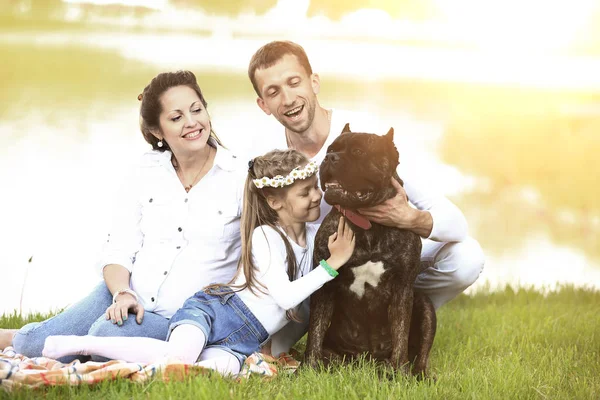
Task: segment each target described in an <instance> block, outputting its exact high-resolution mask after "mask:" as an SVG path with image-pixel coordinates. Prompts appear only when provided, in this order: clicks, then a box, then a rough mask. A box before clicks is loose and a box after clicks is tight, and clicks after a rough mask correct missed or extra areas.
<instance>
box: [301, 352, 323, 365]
mask: <svg viewBox="0 0 600 400" xmlns="http://www.w3.org/2000/svg"><path fill="white" fill-rule="evenodd" d="M322 358H323V357H321V355H320V354H317V353H315V352H311V353H307V354H305V355H304V362H303V363H302V366H304V367H305V368H317V367H318V366H319V361H321V360H322Z"/></svg>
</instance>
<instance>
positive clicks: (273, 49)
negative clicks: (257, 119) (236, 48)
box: [248, 40, 313, 98]
mask: <svg viewBox="0 0 600 400" xmlns="http://www.w3.org/2000/svg"><path fill="white" fill-rule="evenodd" d="M286 54H291V55H293V56H296V58H297V59H298V62H299V63H300V65H301V66H302V67H303V68H304V70H305V71H306V73H307V74H308V75H309V76H310V75H312V73H313V72H312V67H311V66H310V62H309V61H308V56H307V55H306V52H305V51H304V49H303V48H302V46H300V45H299V44H297V43H294V42H291V41H289V40H276V41H273V42H270V43H267V44H265V45H264V46H262V47H261V48H260V49H258V50H257V51H256V53H254V55H253V56H252V59H251V60H250V65H249V66H248V77H249V78H250V82H252V86H253V87H254V91H255V92H256V94H257V95H258V97H261V98H262V95H261V93H260V91H259V89H258V87H257V85H256V77H255V73H256V70H257V69H264V68H269V67H272V66H273V65H275V64H276V63H277V62H278V61H279V60H281V59H282V58H283V56H285V55H286Z"/></svg>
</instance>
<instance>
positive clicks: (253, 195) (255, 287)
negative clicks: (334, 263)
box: [235, 150, 309, 322]
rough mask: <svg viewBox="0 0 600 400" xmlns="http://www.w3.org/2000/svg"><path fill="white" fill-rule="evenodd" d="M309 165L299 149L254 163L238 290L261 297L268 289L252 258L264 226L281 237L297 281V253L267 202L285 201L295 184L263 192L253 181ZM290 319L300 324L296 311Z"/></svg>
mask: <svg viewBox="0 0 600 400" xmlns="http://www.w3.org/2000/svg"><path fill="white" fill-rule="evenodd" d="M308 162H309V160H308V158H306V156H304V155H303V154H301V153H299V152H298V151H296V150H273V151H270V152H268V153H267V154H265V155H264V156H260V157H256V158H255V159H254V160H252V161H250V163H249V168H248V176H247V177H246V184H245V189H244V205H243V209H242V219H241V233H242V256H241V258H240V261H239V263H238V274H242V273H243V274H244V277H245V278H246V283H245V284H244V285H242V286H237V287H235V289H236V290H237V289H239V290H242V289H245V288H248V289H249V290H250V291H251V292H252V293H254V294H257V291H258V292H261V293H265V289H266V288H265V286H264V285H263V284H262V283H260V282H259V281H258V280H257V278H256V276H255V273H256V266H255V265H254V260H253V259H252V234H253V233H254V229H256V228H257V227H259V226H261V225H266V226H270V227H271V228H273V229H274V230H275V232H277V233H278V234H279V236H281V239H282V240H283V243H284V244H285V252H286V262H287V265H288V270H287V274H288V277H289V278H290V280H291V281H293V280H295V279H296V277H297V274H298V264H297V263H296V257H295V255H294V250H293V249H292V245H291V243H290V241H289V240H288V238H287V237H286V235H285V234H284V233H283V232H282V231H281V229H279V228H278V226H277V223H278V220H279V217H278V215H277V212H276V211H275V210H273V209H272V208H271V207H270V206H269V203H268V202H267V197H269V196H276V197H279V198H284V197H285V196H286V195H287V192H288V190H289V188H290V187H291V186H292V185H290V186H284V187H281V188H272V187H263V188H261V189H259V188H257V187H256V185H254V182H253V181H252V180H253V179H257V178H262V177H265V176H266V177H269V178H273V177H275V176H277V175H282V176H286V175H288V174H289V173H290V172H292V170H293V169H294V168H296V167H303V166H305V165H306V164H308ZM286 316H287V317H288V319H291V320H293V321H296V322H299V319H298V316H297V315H296V313H295V312H294V311H292V310H288V311H287V312H286Z"/></svg>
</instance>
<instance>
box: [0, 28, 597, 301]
mask: <svg viewBox="0 0 600 400" xmlns="http://www.w3.org/2000/svg"><path fill="white" fill-rule="evenodd" d="M271 39H273V38H266V37H265V38H252V39H243V38H230V37H226V38H219V37H201V36H191V35H182V34H164V35H148V34H142V33H140V34H132V33H129V34H126V35H123V34H116V33H110V32H101V31H100V32H94V33H91V32H70V33H65V32H32V31H28V32H3V33H0V55H1V58H2V62H1V63H0V87H1V88H2V93H1V94H0V144H1V145H0V188H1V190H2V196H0V209H1V210H2V214H1V215H2V216H1V220H0V221H1V222H0V227H1V228H0V243H1V249H2V251H1V252H0V254H1V257H0V279H1V280H2V291H1V292H0V312H12V310H15V309H19V308H20V307H21V306H22V310H23V312H30V311H49V310H50V309H56V308H60V307H64V306H65V305H67V304H69V303H71V302H73V301H74V300H76V299H78V298H80V297H82V296H83V295H85V294H86V293H87V292H88V291H89V290H90V288H91V287H93V285H94V284H95V283H96V282H98V281H99V279H100V275H99V273H98V270H97V269H96V268H95V267H96V266H95V263H96V261H97V259H98V254H99V252H100V251H101V248H102V243H103V241H104V238H105V234H106V232H107V230H108V228H109V226H108V221H109V220H110V210H111V206H112V203H113V202H114V201H115V200H118V199H115V192H116V188H117V186H118V184H119V182H120V179H121V177H122V176H123V174H124V171H126V170H127V168H128V167H129V166H130V165H131V164H132V163H133V162H134V161H135V160H136V159H137V158H138V156H139V155H141V154H142V153H143V152H144V151H146V150H147V148H148V146H147V144H145V142H144V141H143V138H142V136H141V134H140V133H139V129H138V114H137V113H138V107H139V103H138V101H137V95H138V94H139V93H140V92H141V91H142V89H143V87H144V86H145V85H146V83H147V82H149V80H150V79H151V78H152V77H153V76H154V75H155V74H156V73H158V72H161V71H164V70H170V69H191V70H193V71H194V72H196V74H197V76H198V78H199V81H200V85H201V87H202V88H203V90H204V92H205V96H206V98H207V99H208V101H209V111H210V113H211V116H212V118H213V124H214V127H215V129H216V131H217V132H218V134H219V136H220V137H221V138H222V139H223V141H224V142H225V143H226V144H227V145H228V147H230V148H231V149H232V150H234V151H236V152H238V153H240V154H242V155H245V154H250V153H252V152H253V151H254V149H257V148H264V146H268V144H269V142H271V141H272V140H273V138H274V137H275V136H274V135H277V134H280V131H279V130H278V129H276V125H275V124H274V122H273V121H272V120H271V119H270V117H267V116H266V115H264V114H263V113H262V111H260V110H259V108H258V107H257V106H256V103H255V95H254V93H253V91H252V87H251V85H250V83H249V82H248V79H247V77H246V75H245V69H246V67H247V62H248V60H249V58H250V56H251V55H252V53H253V52H254V51H255V50H256V49H257V48H258V47H259V46H261V45H262V44H264V43H266V42H267V41H268V40H271ZM291 39H294V38H293V37H292V38H291ZM298 41H299V42H301V43H302V44H305V47H306V49H307V51H308V53H309V57H311V59H312V60H314V61H313V67H314V69H315V71H317V72H320V73H321V78H322V83H323V86H322V94H321V95H320V101H321V104H323V105H324V106H325V107H336V108H348V109H357V110H361V111H365V112H369V113H371V114H373V115H375V116H376V117H378V118H381V119H383V120H386V121H390V124H393V126H394V128H395V131H396V134H397V135H400V136H401V142H402V143H403V146H404V147H405V148H406V149H410V151H408V150H404V149H400V153H401V157H404V159H405V160H406V159H408V160H419V162H420V164H421V165H422V166H423V169H422V179H424V180H426V181H427V182H429V183H430V184H432V185H437V186H438V187H439V188H440V190H442V191H443V192H444V193H445V194H446V195H447V196H448V197H450V198H451V199H452V200H453V201H454V202H455V203H457V204H458V205H459V206H460V207H461V209H463V211H464V213H465V215H466V216H467V219H468V221H469V225H470V231H471V234H472V235H473V236H474V237H476V238H477V239H478V240H480V242H481V243H482V245H483V247H484V250H485V253H486V255H487V262H486V266H485V270H484V273H483V274H482V276H481V278H480V280H479V281H478V282H477V284H476V285H475V286H474V288H472V289H471V290H478V289H480V288H483V287H486V288H487V287H491V288H495V287H502V286H503V285H505V284H507V283H509V284H515V285H534V286H536V287H539V288H552V287H554V286H555V285H556V284H564V283H572V284H575V285H578V286H583V285H587V286H592V287H596V288H598V287H600V250H599V246H598V243H599V242H600V241H599V236H600V235H599V233H600V189H599V188H598V182H600V166H599V163H598V162H597V160H596V157H597V153H598V150H600V139H598V138H597V134H596V133H597V131H598V128H600V91H599V90H598V88H599V87H600V85H598V84H597V82H595V79H596V78H595V77H593V76H591V75H588V78H589V79H588V80H586V79H584V78H582V77H581V76H580V77H579V78H578V79H577V80H574V79H573V76H572V75H573V74H576V70H577V66H578V65H583V64H581V63H582V62H583V61H581V60H568V59H567V60H563V61H561V62H562V64H561V65H562V66H563V67H564V68H566V69H567V71H566V72H565V71H563V73H565V74H566V75H568V76H567V77H566V78H565V77H562V78H561V77H558V76H556V77H554V78H556V79H553V75H552V74H550V75H548V74H546V76H545V77H544V79H537V80H536V79H534V78H535V74H534V72H535V71H534V70H533V69H531V67H528V68H529V69H527V71H525V72H523V71H518V70H516V69H514V68H513V72H512V75H510V73H511V72H510V71H509V75H505V76H504V75H502V71H501V69H498V68H497V69H496V71H497V72H498V74H499V75H498V76H495V77H493V76H492V77H490V76H485V74H484V73H482V68H483V70H485V65H486V64H478V66H477V67H474V68H473V71H472V72H473V74H469V71H468V70H467V71H466V70H464V69H461V68H460V66H461V65H463V66H464V65H469V62H464V60H465V59H466V60H477V59H483V58H482V56H481V55H478V54H465V53H464V52H457V53H451V52H449V51H447V50H443V51H442V50H440V51H436V50H434V49H429V50H426V51H425V50H422V49H413V48H403V47H397V46H396V47H394V46H391V45H385V46H384V45H374V44H366V43H350V42H344V41H317V40H308V41H306V43H305V42H302V41H301V40H300V39H298ZM390 46H391V47H390ZM390 52H395V54H397V55H401V56H402V59H403V60H405V62H404V63H403V65H397V63H396V61H394V60H395V58H393V57H392V58H390ZM424 52H425V53H424ZM461 57H462V58H461ZM484 58H485V57H484ZM372 60H383V61H380V62H373V61H372ZM390 60H391V61H390ZM444 60H449V64H444V62H443V61H444ZM457 60H458V61H457ZM460 60H462V62H460ZM538 62H542V61H540V60H538ZM546 62H549V61H546ZM432 63H433V64H434V65H432ZM584 64H585V68H584V70H586V71H589V70H591V69H593V68H592V67H595V66H597V64H598V61H597V60H587V61H585V63H584ZM446 67H448V68H446ZM538 67H539V68H541V66H538ZM465 68H466V67H465ZM569 68H572V70H569ZM477 71H479V72H478V73H479V76H475V75H474V74H475V73H476V72H477ZM483 72H485V71H483ZM510 77H512V78H513V79H514V80H516V81H514V82H507V79H508V78H510ZM471 78H472V79H471ZM559 78H560V79H559ZM486 79H487V80H486ZM457 81H460V82H457ZM461 82H462V83H461ZM482 82H483V83H482ZM548 82H551V83H552V84H548ZM557 82H558V83H557ZM557 88H558V89H557ZM568 88H570V89H568ZM258 134H260V138H259V137H258ZM31 257H32V259H31V262H29V260H30V258H31Z"/></svg>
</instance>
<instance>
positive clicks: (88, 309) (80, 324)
mask: <svg viewBox="0 0 600 400" xmlns="http://www.w3.org/2000/svg"><path fill="white" fill-rule="evenodd" d="M111 304H112V295H111V294H110V291H109V290H108V288H107V287H106V284H105V283H104V282H102V283H101V284H99V285H98V286H96V288H95V289H94V290H93V291H92V293H90V294H89V295H88V296H87V297H85V298H84V299H82V300H81V301H79V302H78V303H75V304H73V305H72V306H70V307H69V308H67V309H66V310H64V311H63V312H61V313H60V314H57V315H55V316H54V317H52V318H49V319H47V320H45V321H42V322H32V323H30V324H27V325H25V326H24V327H22V328H21V329H20V330H19V331H18V332H17V334H16V335H15V337H14V338H13V347H14V349H15V351H16V352H17V353H20V354H23V355H24V356H26V357H41V356H42V350H43V348H44V342H45V341H46V338H47V337H48V336H51V335H77V336H84V335H92V336H131V337H135V336H142V337H151V338H154V339H160V340H166V338H167V333H168V331H169V320H168V319H167V318H165V317H162V316H160V315H158V314H154V313H151V312H149V311H146V312H145V313H144V319H143V321H142V323H141V324H139V325H138V323H137V322H136V320H135V317H134V316H133V315H130V318H127V320H126V321H123V325H121V326H118V325H117V324H113V323H112V322H111V321H110V320H106V317H105V312H106V309H107V308H108V307H109V306H110V305H111ZM75 359H79V360H81V361H87V360H89V357H87V356H66V357H63V358H60V359H59V361H61V362H64V363H68V362H71V361H73V360H75ZM92 359H93V360H95V361H105V360H106V359H105V358H102V357H95V356H93V357H92Z"/></svg>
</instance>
